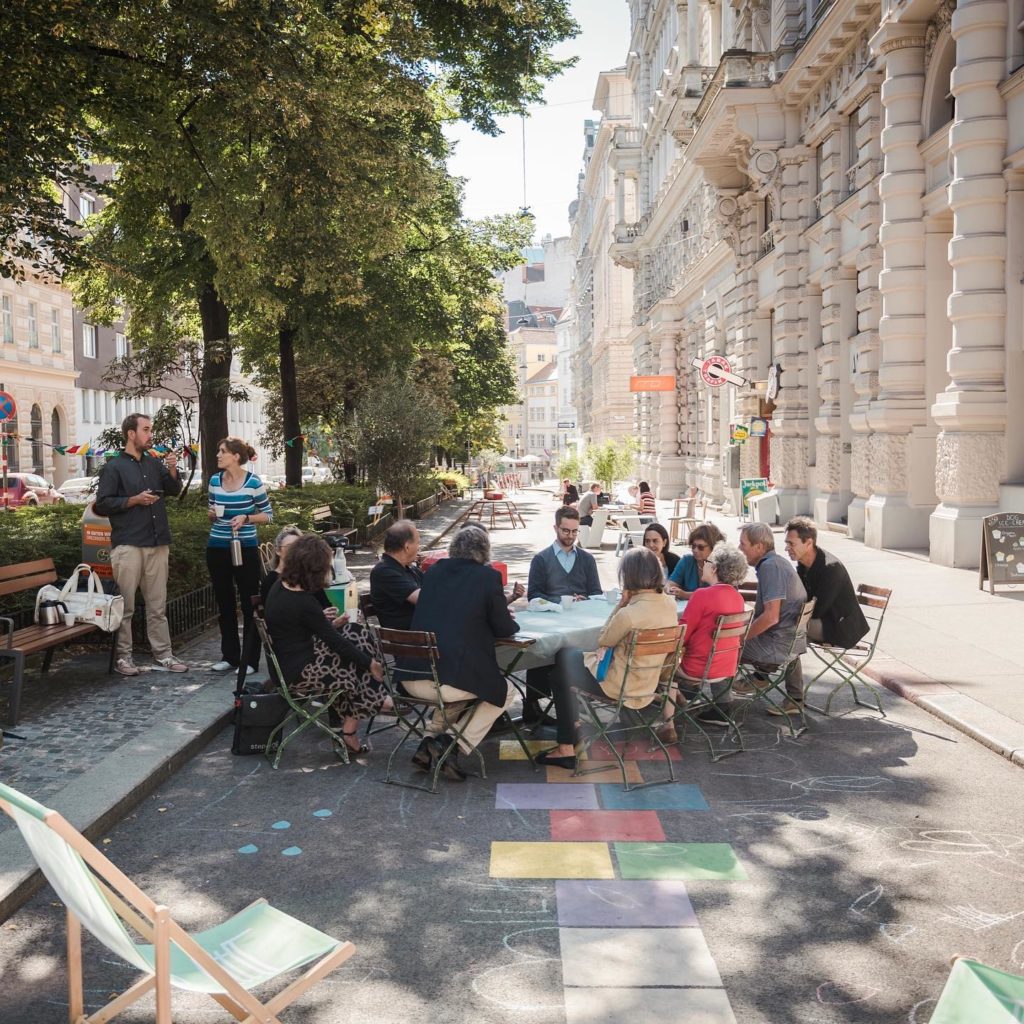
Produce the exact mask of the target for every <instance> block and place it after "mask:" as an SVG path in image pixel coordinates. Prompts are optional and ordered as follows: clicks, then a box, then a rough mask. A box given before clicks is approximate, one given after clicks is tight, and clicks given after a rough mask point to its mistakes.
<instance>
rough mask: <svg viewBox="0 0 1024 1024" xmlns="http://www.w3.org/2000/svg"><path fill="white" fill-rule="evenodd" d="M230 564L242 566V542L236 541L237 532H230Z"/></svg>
mask: <svg viewBox="0 0 1024 1024" xmlns="http://www.w3.org/2000/svg"><path fill="white" fill-rule="evenodd" d="M231 564H232V565H236V566H237V565H241V564H242V542H241V541H240V540H239V539H238V531H237V530H232V531H231Z"/></svg>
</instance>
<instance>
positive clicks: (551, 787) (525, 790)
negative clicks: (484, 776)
mask: <svg viewBox="0 0 1024 1024" xmlns="http://www.w3.org/2000/svg"><path fill="white" fill-rule="evenodd" d="M494 806H495V808H497V809H498V810H499V811H508V810H513V811H537V810H540V811H547V810H567V811H596V810H597V790H596V789H595V788H594V787H593V786H578V785H573V784H572V783H555V784H552V783H550V782H499V783H498V786H497V792H496V793H495V796H494Z"/></svg>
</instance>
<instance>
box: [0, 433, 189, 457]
mask: <svg viewBox="0 0 1024 1024" xmlns="http://www.w3.org/2000/svg"><path fill="white" fill-rule="evenodd" d="M15 441H32V443H33V444H41V445H43V446H44V447H46V448H52V449H53V450H54V451H55V452H56V453H57V454H58V455H72V456H77V457H78V458H83V459H84V458H85V457H86V456H90V457H92V458H96V459H102V458H110V457H112V456H114V455H118V454H120V453H121V452H122V451H123V450H124V449H123V448H100V447H98V446H97V445H95V444H93V442H92V441H87V442H86V443H85V444H51V443H50V442H49V441H44V440H43V439H42V438H41V437H37V438H33V437H31V436H29V435H27V434H4V435H2V436H0V445H2V446H3V447H5V448H7V447H9V446H10V445H13V444H14V442H15ZM172 452H173V453H174V454H175V455H186V456H188V457H189V458H191V459H193V460H198V458H199V445H198V444H195V443H192V444H188V445H181V446H180V447H179V446H178V445H173V446H171V445H166V444H158V445H154V446H153V447H152V448H150V449H148V453H149V454H150V455H152V456H154V457H156V458H160V459H162V458H164V457H165V456H167V455H169V454H171V453H172Z"/></svg>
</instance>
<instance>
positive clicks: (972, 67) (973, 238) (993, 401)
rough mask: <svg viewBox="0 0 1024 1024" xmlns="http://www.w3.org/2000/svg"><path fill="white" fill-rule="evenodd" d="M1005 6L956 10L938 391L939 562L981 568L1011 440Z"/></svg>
mask: <svg viewBox="0 0 1024 1024" xmlns="http://www.w3.org/2000/svg"><path fill="white" fill-rule="evenodd" d="M1006 18H1007V6H1006V4H1005V3H1001V2H994V0H966V2H963V3H961V4H960V6H958V7H957V9H956V10H955V11H954V12H953V19H952V23H951V26H950V28H951V31H952V34H953V38H954V39H955V40H956V66H955V67H954V69H953V74H952V78H951V86H952V92H953V96H954V97H955V100H956V115H955V118H954V121H953V125H952V127H951V128H950V132H949V151H950V155H951V156H952V159H953V180H952V181H951V183H950V185H949V205H950V208H951V210H952V211H953V237H952V239H951V240H950V243H949V262H950V265H951V266H952V268H953V292H952V294H951V295H950V297H949V306H948V310H949V319H950V320H951V321H952V324H953V347H952V349H950V352H949V356H948V359H947V368H948V370H949V378H950V382H949V385H948V387H947V388H946V390H945V391H944V392H942V393H941V394H940V395H938V396H937V398H936V401H935V404H934V405H933V406H932V415H933V416H934V417H935V421H936V422H937V423H938V425H939V428H940V430H941V433H940V434H939V440H938V447H937V453H936V458H937V461H936V472H935V490H936V494H937V495H938V498H939V505H938V507H937V508H936V509H935V511H934V513H933V514H932V517H931V523H930V541H931V557H932V560H933V561H936V562H940V563H942V564H943V565H956V566H965V567H970V566H976V565H977V564H978V558H979V553H980V542H979V537H980V536H981V531H980V529H979V522H980V520H981V518H982V517H983V516H985V515H988V514H990V513H992V512H994V511H996V508H997V506H998V504H999V483H1000V481H1001V480H1002V479H1003V476H1004V473H1005V462H1006V440H1005V434H1004V430H1005V426H1006V418H1007V410H1006V397H1007V396H1006V382H1005V374H1006V341H1005V330H1006V287H1005V277H1004V274H1005V262H1006V215H1007V207H1006V183H1005V181H1004V178H1003V159H1004V157H1005V156H1006V142H1007V123H1006V105H1005V102H1004V100H1003V98H1002V96H1001V94H1000V92H999V83H1000V82H1001V80H1002V78H1003V71H1004V63H1003V61H1004V54H1005V47H1006Z"/></svg>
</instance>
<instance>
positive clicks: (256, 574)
mask: <svg viewBox="0 0 1024 1024" xmlns="http://www.w3.org/2000/svg"><path fill="white" fill-rule="evenodd" d="M255 458H256V452H255V451H253V449H252V448H251V447H250V445H249V444H248V443H247V442H245V441H243V440H242V439H241V438H240V437H225V438H224V440H223V441H221V442H220V444H219V445H217V468H218V469H219V470H220V472H219V473H214V474H213V476H212V477H211V479H210V490H209V494H208V499H209V503H210V507H209V516H210V521H211V522H212V523H213V525H212V526H211V528H210V539H209V541H208V542H207V545H206V565H207V567H208V568H209V570H210V581H211V583H212V584H213V593H214V596H215V597H216V599H217V610H218V618H219V622H220V654H221V660H220V661H218V662H217V663H216V664H215V665H214V666H213V671H214V672H228V671H230V670H231V669H237V668H238V663H239V661H241V658H242V644H241V641H240V640H239V638H238V605H237V604H236V603H235V589H236V588H237V589H238V600H239V601H240V602H241V605H242V620H243V622H244V623H245V629H246V630H247V631H248V630H249V629H250V627H251V624H252V598H253V595H255V594H258V593H259V592H260V556H259V548H258V544H259V540H258V538H257V536H256V524H257V523H269V522H270V521H271V520H272V519H273V514H272V513H271V509H270V501H269V499H268V498H267V489H266V488H265V487H264V486H263V481H262V480H260V478H259V477H258V476H257V475H256V474H255V473H252V472H250V471H249V470H248V469H246V468H245V466H246V463H248V462H251V461H252V460H253V459H255ZM233 536H237V537H238V540H239V542H240V543H241V545H242V564H241V565H232V564H231V539H232V537H233ZM253 656H254V658H255V659H256V661H257V662H258V661H259V649H258V648H256V647H254V649H253ZM257 667H258V666H257V665H251V666H250V667H249V671H250V672H255V671H256V669H257Z"/></svg>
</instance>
